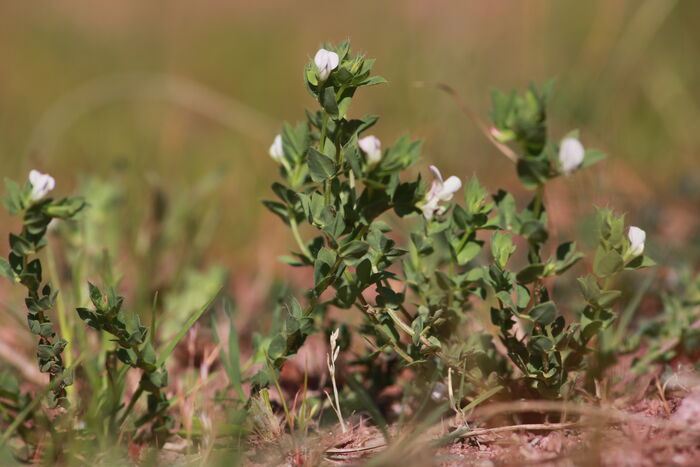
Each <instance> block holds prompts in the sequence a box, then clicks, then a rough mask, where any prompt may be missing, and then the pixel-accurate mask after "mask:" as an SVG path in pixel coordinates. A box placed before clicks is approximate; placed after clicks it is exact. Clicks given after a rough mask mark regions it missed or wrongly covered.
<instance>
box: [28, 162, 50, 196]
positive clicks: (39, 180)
mask: <svg viewBox="0 0 700 467" xmlns="http://www.w3.org/2000/svg"><path fill="white" fill-rule="evenodd" d="M29 183H31V185H32V200H34V201H36V200H40V199H41V198H43V197H44V196H46V194H47V193H48V192H49V191H51V190H53V189H54V188H55V187H56V180H54V178H53V177H52V176H51V175H49V174H43V173H41V172H39V171H38V170H32V171H30V172H29Z"/></svg>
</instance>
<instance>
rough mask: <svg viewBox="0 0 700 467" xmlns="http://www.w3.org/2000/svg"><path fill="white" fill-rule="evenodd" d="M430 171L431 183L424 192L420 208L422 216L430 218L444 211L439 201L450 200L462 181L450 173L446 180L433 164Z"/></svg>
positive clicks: (460, 186)
mask: <svg viewBox="0 0 700 467" xmlns="http://www.w3.org/2000/svg"><path fill="white" fill-rule="evenodd" d="M430 171H431V172H432V173H433V175H434V176H435V180H433V184H432V185H430V190H428V192H427V193H426V194H425V198H424V199H423V203H422V204H421V205H420V209H421V210H422V211H423V216H425V218H426V219H428V220H430V219H432V218H433V216H434V215H435V214H436V213H437V214H441V213H442V212H444V210H445V207H444V206H440V203H441V202H444V201H450V200H451V199H452V196H453V195H454V193H455V192H456V191H457V190H459V189H460V188H462V181H461V180H460V179H459V178H458V177H456V176H454V175H452V176H451V177H449V178H448V179H447V180H443V179H442V174H441V173H440V171H439V170H438V168H437V167H435V166H434V165H431V166H430Z"/></svg>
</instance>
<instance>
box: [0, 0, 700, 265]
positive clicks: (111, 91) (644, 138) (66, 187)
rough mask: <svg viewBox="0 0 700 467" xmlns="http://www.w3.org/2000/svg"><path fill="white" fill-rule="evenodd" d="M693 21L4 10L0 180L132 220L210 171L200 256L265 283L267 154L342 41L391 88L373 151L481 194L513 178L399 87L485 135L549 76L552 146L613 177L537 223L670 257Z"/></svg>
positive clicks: (685, 15) (363, 8)
mask: <svg viewBox="0 0 700 467" xmlns="http://www.w3.org/2000/svg"><path fill="white" fill-rule="evenodd" d="M699 21H700V3H699V2H695V1H685V2H681V1H671V0H647V1H638V0H627V1H626V0H615V1H610V0H595V1H594V0H587V1H568V0H567V1H562V0H529V1H527V2H525V1H522V2H514V1H510V2H509V1H488V2H486V1H419V0H410V1H406V0H401V1H399V0H395V1H376V0H375V1H368V0H354V1H349V2H342V3H341V2H311V1H295V2H282V1H277V2H254V1H247V0H243V1H235V2H225V1H223V0H200V1H197V2H185V1H118V2H117V1H109V2H108V1H94V0H92V1H87V0H81V1H61V2H49V1H32V2H2V3H0V176H2V177H5V176H6V177H10V178H14V179H23V178H24V177H26V173H27V172H28V170H29V169H30V168H38V169H40V170H42V171H47V172H49V173H52V174H54V175H55V176H56V178H57V181H58V185H59V188H58V191H59V193H63V194H66V193H68V192H70V190H72V189H73V187H75V186H76V184H77V183H78V180H79V176H80V175H81V174H93V175H98V176H100V177H102V178H103V179H109V180H117V181H118V182H119V183H120V184H121V185H122V186H123V187H124V188H125V190H126V192H127V193H128V194H129V196H128V200H127V204H128V206H129V209H130V210H132V211H133V213H134V214H133V219H138V218H140V216H143V212H144V211H145V210H147V209H148V203H146V202H144V200H145V199H146V198H145V197H146V196H147V194H148V193H149V191H151V190H152V189H153V187H154V186H157V187H160V189H162V190H163V191H164V192H165V193H167V194H169V195H172V196H177V195H178V194H182V193H185V194H186V193H188V191H187V190H189V189H190V187H191V186H192V185H193V184H194V183H195V182H196V181H198V180H200V179H202V178H203V177H205V176H206V175H208V174H211V173H212V172H219V173H221V174H222V176H223V177H224V178H223V183H221V184H220V185H219V187H218V188H217V190H216V192H215V193H213V195H212V198H213V199H216V200H218V202H219V203H220V206H222V209H221V210H219V212H220V214H219V218H218V220H217V222H215V223H213V224H212V225H216V227H215V228H214V229H213V230H212V238H211V245H213V246H212V247H211V248H209V249H208V251H207V256H208V257H209V258H210V259H211V258H215V259H216V260H217V261H218V262H221V263H223V264H225V265H226V266H227V267H232V268H234V270H235V269H236V268H237V267H239V266H240V267H255V266H256V265H260V264H266V265H272V264H274V258H275V256H277V255H279V254H283V253H284V252H285V249H286V248H285V245H289V244H290V242H289V240H288V239H287V237H288V235H287V233H286V231H285V229H283V228H280V224H279V223H278V221H277V219H276V218H273V216H272V215H271V214H269V213H268V212H266V211H265V210H264V209H263V207H262V205H261V204H260V202H259V201H260V199H262V198H264V197H268V186H269V185H270V183H271V182H272V181H273V180H274V179H275V177H276V176H277V174H276V167H275V164H274V163H273V161H272V160H271V159H270V158H269V157H268V155H267V149H268V147H269V145H270V143H271V141H272V138H273V137H274V135H275V134H276V133H277V132H278V131H279V128H280V126H281V123H282V122H283V121H285V120H286V121H292V122H293V121H297V120H300V119H303V109H304V108H305V107H310V106H312V105H313V102H312V99H311V98H310V96H309V95H308V94H307V93H306V90H305V89H304V86H303V81H302V68H303V65H304V63H305V62H306V61H307V60H308V59H309V58H310V57H312V56H313V54H314V53H315V51H316V49H317V48H318V46H319V45H320V44H321V42H323V41H325V40H329V41H333V42H338V41H341V40H343V39H346V38H350V39H351V40H352V44H353V48H354V49H355V50H361V51H364V52H366V53H367V55H369V56H371V57H376V59H377V65H376V67H375V71H376V72H377V73H378V74H381V75H383V76H384V77H386V78H387V79H388V80H389V84H388V85H385V86H379V87H375V88H371V89H369V90H367V91H363V92H362V93H361V94H360V95H359V98H358V99H356V100H355V103H354V104H353V105H354V107H353V109H352V112H353V113H354V114H355V115H359V114H362V113H374V114H379V115H381V116H382V120H381V121H380V123H379V125H378V126H377V127H376V128H375V129H374V130H373V132H374V133H375V134H376V135H377V136H379V137H380V138H381V139H383V140H384V141H385V144H386V143H389V142H391V141H393V140H395V139H396V138H398V137H399V136H400V135H401V134H402V133H404V132H406V131H408V132H409V133H410V134H411V135H412V136H414V137H420V138H424V139H425V147H424V154H425V158H426V159H425V165H427V162H428V161H429V162H431V163H438V164H440V165H441V166H444V167H445V168H444V170H443V173H448V174H452V173H454V174H458V175H460V176H461V177H463V178H464V177H469V176H470V175H471V174H472V173H476V174H478V175H479V177H480V178H481V179H482V180H483V181H484V182H485V184H486V186H487V187H488V188H489V189H491V190H495V189H496V188H498V187H500V186H503V187H505V188H508V189H511V190H512V189H515V187H517V185H518V182H517V179H516V178H515V176H514V171H513V169H512V167H511V166H510V163H509V162H508V161H507V160H506V159H505V158H504V157H502V156H501V155H500V154H499V153H498V152H497V151H496V150H495V149H494V148H493V147H492V146H491V145H490V143H489V142H488V141H487V140H486V139H485V138H484V137H483V135H482V134H481V133H480V132H479V130H478V129H477V127H476V126H475V125H474V123H473V122H472V121H470V120H469V119H468V118H466V117H465V116H464V114H463V113H462V112H461V111H460V109H459V108H458V106H457V105H456V104H455V102H454V100H453V99H452V98H450V97H449V96H448V95H446V94H444V93H441V92H439V91H437V90H435V89H434V88H430V87H427V88H426V87H417V86H416V85H415V83H416V82H426V83H436V82H442V83H447V84H449V85H450V86H452V87H453V88H454V89H456V90H457V91H458V92H459V94H460V95H461V97H462V98H463V99H464V101H465V102H466V103H467V105H468V106H469V107H470V108H471V110H472V111H473V112H474V113H475V114H476V115H478V116H479V118H480V119H482V120H483V121H488V109H489V105H490V102H489V100H490V97H489V92H490V89H491V88H493V87H499V88H506V89H508V88H523V87H525V86H526V85H527V84H528V82H529V81H530V80H534V81H536V82H543V81H544V80H546V79H548V78H550V77H556V78H557V88H556V92H555V95H554V100H553V103H552V107H551V113H550V115H551V117H552V118H551V120H552V122H553V127H552V134H554V135H561V136H563V135H564V133H565V132H567V131H568V130H570V129H572V128H580V129H581V132H582V141H583V143H584V144H585V145H588V146H595V147H598V148H600V149H602V150H604V151H606V152H607V153H608V154H609V155H610V158H609V159H608V161H606V162H605V163H604V164H601V165H600V166H599V167H598V168H596V169H595V170H594V171H587V172H586V173H582V174H579V175H576V176H575V177H573V178H572V179H570V180H563V181H561V182H558V183H559V185H558V187H555V188H553V190H552V192H550V193H549V194H548V196H549V197H550V198H551V199H550V206H551V209H552V211H553V215H557V216H559V219H560V220H561V221H562V223H563V224H564V225H566V221H567V219H568V220H569V221H570V222H573V221H574V220H575V219H576V217H577V215H579V214H585V213H587V212H590V211H591V206H592V204H593V203H598V204H604V203H606V202H611V204H613V205H615V206H618V207H621V208H623V209H626V210H628V211H629V212H630V218H631V219H632V221H633V222H634V223H637V224H639V225H642V226H644V227H646V228H648V229H652V230H653V229H656V230H658V231H659V232H658V234H659V235H661V236H662V238H665V239H667V240H668V242H669V243H668V245H669V246H672V245H674V244H679V245H680V244H683V243H684V242H688V241H689V240H690V239H693V238H695V237H694V236H696V235H697V234H696V233H695V232H697V229H696V228H695V227H697V225H696V222H697V221H696V220H695V215H694V213H695V212H697V200H698V196H699V192H700V188H698V186H699V185H700V175H698V173H697V172H698V171H697V169H698V168H700V164H699V163H698V156H699V154H698V148H700V131H698V125H699V124H700V98H699V96H698V92H697V89H699V88H700V61H699V60H698V57H699V56H700V54H699V52H700V50H699V49H700V27H698V26H699ZM425 165H424V166H422V167H419V168H418V169H425ZM662 204H663V206H665V207H664V208H663V209H662V208H661V206H662ZM668 206H673V208H672V209H671V208H666V207H668ZM194 208H195V209H196V206H195V207H194ZM556 213H558V214H556ZM8 222H11V221H10V220H9V219H8V217H6V215H5V214H4V212H3V213H2V214H0V223H1V224H2V225H3V226H6V225H8ZM127 222H128V219H127ZM13 225H14V224H13ZM125 228H127V229H128V228H129V226H128V225H127V226H125ZM6 230H9V229H5V228H3V231H6ZM134 235H136V234H134ZM665 241H666V240H665ZM674 242H675V243H674ZM5 249H6V246H5V245H4V243H3V244H2V245H1V246H0V252H1V253H2V254H3V255H4V254H5V252H6V251H5ZM269 267H274V266H269ZM234 273H235V271H234Z"/></svg>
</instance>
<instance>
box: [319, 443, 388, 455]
mask: <svg viewBox="0 0 700 467" xmlns="http://www.w3.org/2000/svg"><path fill="white" fill-rule="evenodd" d="M386 446H387V444H386V443H380V444H375V445H374V446H362V447H358V448H345V449H335V448H333V449H326V455H328V454H330V455H342V454H352V453H355V452H365V451H372V450H374V449H379V448H385V447H386Z"/></svg>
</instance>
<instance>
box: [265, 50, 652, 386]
mask: <svg viewBox="0 0 700 467" xmlns="http://www.w3.org/2000/svg"><path fill="white" fill-rule="evenodd" d="M372 65H373V60H370V59H367V58H366V57H364V56H363V55H355V54H353V53H352V52H351V50H350V46H349V44H348V43H343V44H341V45H339V46H337V47H333V46H330V45H325V46H324V48H323V49H321V50H320V51H319V52H318V54H317V55H316V57H315V59H314V61H312V62H310V63H309V64H307V66H306V68H305V75H304V76H305V82H306V87H307V89H308V91H309V92H310V94H311V95H312V97H313V98H314V99H315V100H316V102H317V104H318V109H317V110H314V111H307V112H306V117H307V118H306V121H305V122H303V123H299V124H298V125H296V126H290V125H285V126H284V127H283V130H282V133H281V134H280V135H279V136H277V137H276V138H275V141H274V142H273V145H272V147H271V148H270V155H271V156H272V157H273V159H275V160H276V161H277V162H279V164H280V174H281V176H282V179H283V182H282V183H279V182H276V183H274V184H273V185H272V190H273V192H274V193H275V194H276V195H277V198H278V199H277V200H274V201H265V205H266V206H267V207H268V208H269V209H270V210H271V211H272V212H273V213H275V214H276V215H278V216H279V217H280V218H281V219H282V221H283V222H284V223H285V224H286V225H287V226H289V227H290V229H291V231H292V234H293V236H294V238H295V240H296V242H297V245H298V251H294V252H292V256H289V257H284V258H283V259H284V260H285V261H286V262H287V263H289V264H290V265H292V266H295V267H309V268H312V269H313V280H314V286H313V287H312V288H311V289H309V290H308V291H307V292H306V299H307V301H306V304H305V305H304V306H302V305H301V304H300V303H299V302H298V301H297V300H296V299H292V300H291V301H290V304H289V307H288V308H289V314H288V317H287V320H286V326H285V327H284V329H283V330H281V332H279V333H278V334H277V335H275V336H272V337H271V338H270V339H268V340H267V341H265V342H264V343H263V344H262V345H263V347H264V351H265V352H266V354H267V356H268V357H269V359H270V360H271V361H272V362H273V363H274V367H275V368H280V367H281V365H282V364H283V362H284V361H285V360H286V359H288V358H289V357H290V356H292V355H293V354H294V353H295V352H296V351H297V350H298V349H299V347H300V346H301V345H302V344H303V342H304V340H305V339H306V337H307V336H308V335H310V334H312V333H314V332H316V330H317V329H318V328H319V327H320V328H322V329H324V330H325V333H326V334H327V335H330V333H331V331H332V325H333V323H332V322H331V320H329V318H328V312H329V310H330V309H331V308H336V309H351V308H354V309H356V310H357V311H358V312H359V313H361V314H362V316H363V324H362V325H361V326H359V327H357V328H355V329H352V331H351V330H350V327H349V326H348V325H347V323H343V325H342V329H343V331H344V336H345V337H344V339H342V342H343V344H342V347H341V348H343V349H346V348H347V347H348V343H349V340H350V339H351V338H353V337H355V338H359V337H361V338H362V339H363V340H364V341H366V342H368V343H369V345H370V347H371V348H372V349H373V351H370V352H369V353H368V354H367V355H365V356H363V357H361V358H360V359H359V362H360V363H364V364H365V365H366V366H367V371H366V375H368V379H369V380H370V381H369V382H370V384H372V383H376V381H372V377H371V376H370V375H372V374H373V370H372V367H373V366H374V365H376V364H379V363H378V362H379V361H380V360H381V359H380V356H382V355H384V356H388V357H389V358H390V359H398V360H400V362H401V363H400V365H399V366H402V367H411V368H413V369H414V371H416V372H419V373H422V374H425V375H435V374H437V375H438V379H442V380H444V378H445V377H446V375H447V372H448V369H451V370H452V371H453V372H454V373H455V374H456V375H460V377H461V381H462V384H460V387H461V388H462V389H464V387H465V384H464V383H465V381H466V386H467V387H468V388H470V390H471V393H472V394H474V393H478V392H479V391H483V390H485V389H486V388H489V387H491V388H493V387H499V386H506V387H514V385H515V382H516V381H517V380H523V381H525V382H526V387H528V388H529V390H530V391H532V392H533V395H539V396H541V397H563V396H565V395H566V394H567V393H568V392H569V390H570V384H571V381H572V379H571V378H570V375H571V373H572V372H574V371H577V370H581V369H582V368H584V360H585V357H586V355H588V354H590V352H591V350H594V348H593V347H591V346H590V345H589V344H590V342H591V341H592V340H593V339H594V338H595V337H596V336H598V335H599V334H600V333H601V332H602V331H603V330H604V329H606V328H607V327H608V326H609V324H610V322H611V321H612V320H613V319H614V316H615V314H614V311H613V306H614V303H615V301H616V299H617V298H618V297H619V296H620V292H619V291H616V290H611V285H612V283H613V279H614V277H615V275H616V274H618V273H620V272H621V271H623V270H624V269H638V268H640V267H644V266H646V265H648V264H650V261H649V260H648V259H647V258H646V257H645V256H644V255H643V248H644V246H643V241H644V239H643V238H642V239H641V243H640V242H639V241H638V240H639V239H638V236H637V237H635V235H634V232H636V231H637V230H639V231H640V232H641V230H640V229H637V230H635V229H636V228H632V229H631V231H630V234H629V236H626V235H625V228H624V221H623V218H622V217H616V216H615V215H613V214H612V212H611V211H609V210H601V211H600V212H599V220H600V229H599V230H600V234H599V247H598V249H597V251H596V253H595V259H594V268H593V273H592V274H589V275H587V276H585V277H584V278H582V279H580V281H579V282H580V285H581V290H582V292H583V295H584V298H585V300H586V303H587V305H586V307H585V308H584V310H582V312H581V313H580V315H579V318H578V319H576V320H574V321H573V322H571V323H569V324H567V323H566V321H565V318H564V316H563V314H562V313H561V312H560V311H559V309H558V307H557V304H556V303H555V301H554V300H553V297H551V296H550V292H549V290H548V287H547V282H546V281H547V280H548V279H549V278H553V277H557V276H560V275H562V274H564V273H565V272H566V271H567V270H569V269H570V268H571V267H572V266H573V265H574V264H575V263H576V262H577V261H579V260H580V259H581V258H582V257H583V254H582V253H580V252H578V251H577V249H576V244H575V243H574V242H572V241H570V242H565V243H563V244H561V245H559V246H558V247H556V249H555V250H554V253H553V254H552V255H551V256H549V255H546V254H545V252H546V251H547V250H548V247H549V245H548V243H547V242H548V239H549V228H550V227H549V225H548V222H549V220H548V216H547V210H546V206H545V198H544V190H545V186H546V183H547V182H548V181H549V180H551V179H553V178H555V177H559V176H562V175H564V176H568V175H570V174H572V173H573V172H575V171H576V170H579V169H581V168H584V167H587V166H590V165H592V164H594V163H595V162H597V161H599V160H601V159H602V158H603V157H604V155H603V154H602V153H601V152H599V151H596V150H586V149H584V147H583V145H582V144H581V142H580V141H579V140H578V134H577V132H571V133H569V134H567V135H566V136H565V137H564V138H563V139H562V140H561V141H560V142H557V140H553V139H551V138H550V137H549V136H548V132H547V121H546V104H547V99H548V97H549V94H550V92H551V87H552V85H551V83H548V84H547V85H545V86H544V87H543V88H542V89H541V90H538V89H537V88H535V87H534V86H531V87H530V88H529V89H528V90H527V91H526V92H525V94H524V95H522V96H521V95H518V94H517V93H515V92H512V93H510V94H503V93H500V92H495V93H494V95H493V103H494V110H493V113H492V119H493V122H494V125H493V127H492V128H491V134H492V136H493V137H494V138H495V139H496V140H497V141H498V142H499V143H500V144H502V145H506V144H513V145H514V147H515V149H516V151H517V153H518V154H517V161H516V168H517V172H518V175H519V177H520V180H521V181H522V183H523V185H524V186H525V187H526V188H528V189H533V190H534V191H535V193H534V196H533V197H532V198H531V199H530V200H529V202H528V203H527V204H526V206H525V207H524V208H523V209H518V202H517V201H516V199H515V198H514V197H513V195H511V194H510V193H508V192H506V191H504V190H499V191H498V192H497V193H495V194H494V195H493V196H492V197H491V199H489V198H488V197H487V194H486V191H485V190H484V189H483V188H482V187H481V186H480V185H479V182H478V181H477V180H476V178H473V179H472V180H471V181H470V182H469V183H468V184H467V185H466V187H465V189H464V196H463V198H462V199H463V202H462V203H459V202H454V195H455V193H457V192H458V191H459V190H460V189H461V187H462V182H461V180H460V179H459V178H458V177H455V176H451V177H448V178H443V176H442V174H441V173H440V171H439V170H438V169H437V168H436V167H434V166H431V167H430V171H431V172H432V173H433V180H432V182H431V185H430V186H428V185H427V184H426V182H425V181H424V180H423V179H422V177H421V176H420V175H419V176H418V177H417V178H410V177H409V176H410V174H411V173H412V172H411V171H410V170H409V169H411V168H412V167H414V166H415V164H417V163H418V162H419V160H420V146H421V144H420V142H419V141H412V140H410V139H409V138H408V137H405V136H404V137H401V138H399V139H398V140H397V141H396V142H395V143H394V144H393V145H391V146H389V147H385V148H382V144H381V142H380V141H379V140H378V139H377V138H376V137H374V136H372V135H367V133H368V130H369V129H370V128H371V127H372V126H374V125H375V124H376V123H377V121H378V117H376V116H373V115H367V116H364V117H360V118H356V117H352V116H351V114H350V113H349V109H350V104H351V102H352V99H353V98H354V96H355V93H356V91H357V90H359V89H360V88H362V87H364V86H369V85H374V84H380V83H383V82H384V79H383V78H381V77H372V76H371V75H370V72H371V68H372ZM397 217H398V218H400V219H405V221H406V222H404V223H403V224H401V226H402V227H401V230H399V231H398V232H393V230H394V229H393V228H392V227H391V226H395V225H398V224H397V222H396V219H395V218H397ZM302 224H307V225H308V226H310V227H311V230H312V231H313V232H314V234H313V236H312V237H311V238H310V239H304V238H303V237H302V231H301V230H300V227H299V226H300V225H302ZM642 233H643V232H642ZM515 237H521V238H522V239H523V240H524V241H525V244H526V245H527V254H526V255H525V256H526V258H525V261H526V264H525V265H524V266H521V267H516V268H514V267H513V266H512V263H514V261H511V258H512V257H513V256H514V255H515V254H516V242H515V241H514V238H515ZM487 238H490V242H489V243H490V247H489V248H488V249H486V248H485V245H486V243H487V242H486V239H487ZM327 291H330V292H329V293H326V292H327ZM369 296H371V297H372V298H368V297H369ZM476 304H480V305H479V306H481V307H488V309H490V310H491V320H492V323H493V324H494V325H495V326H496V327H497V328H498V330H499V333H498V338H499V340H500V342H501V343H502V344H503V347H504V348H505V350H506V354H507V356H508V358H509V359H510V361H511V362H512V364H513V365H514V367H515V368H517V370H518V371H512V370H507V369H506V366H504V362H503V360H502V356H501V354H500V353H499V352H497V351H495V350H496V347H494V343H493V341H492V337H491V334H490V333H489V332H488V331H478V330H477V329H478V326H473V325H470V323H471V324H473V318H472V317H471V316H470V313H469V310H471V309H473V308H474V307H475V306H477V305H476ZM482 327H483V326H482ZM475 335H481V336H482V338H480V339H476V340H475V339H471V338H472V337H473V336H475ZM470 339H471V340H470ZM468 340H470V342H471V343H472V345H465V342H467V341H468ZM476 343H478V345H476ZM511 368H513V367H511ZM398 369H399V367H394V369H393V370H392V372H393V375H390V376H389V379H390V380H393V379H394V378H395V377H396V375H397V374H398ZM436 372H437V373H436ZM433 379H434V378H433ZM254 380H255V382H256V383H257V384H259V385H265V384H267V383H269V374H268V373H266V371H262V372H261V373H259V374H258V375H256V377H255V379H254ZM467 393H468V392H467Z"/></svg>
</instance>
